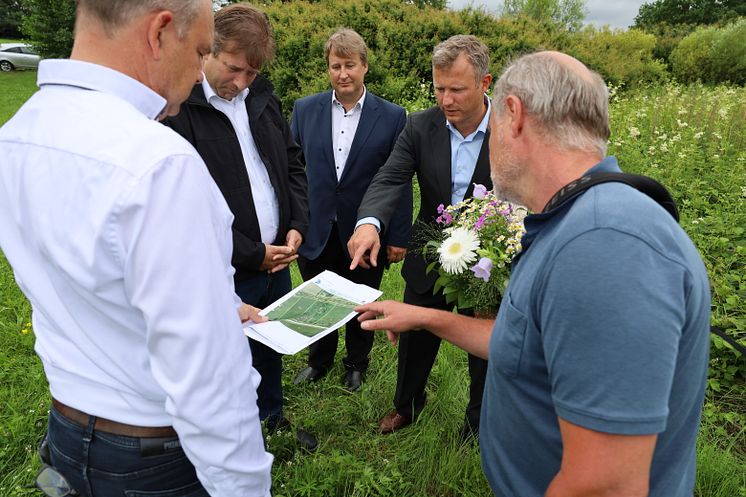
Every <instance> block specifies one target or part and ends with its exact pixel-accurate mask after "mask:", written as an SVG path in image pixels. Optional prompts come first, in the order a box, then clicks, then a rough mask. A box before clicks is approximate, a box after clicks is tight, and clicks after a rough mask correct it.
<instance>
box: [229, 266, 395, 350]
mask: <svg viewBox="0 0 746 497" xmlns="http://www.w3.org/2000/svg"><path fill="white" fill-rule="evenodd" d="M381 293H382V292H381V291H380V290H376V289H375V288H371V287H369V286H366V285H360V284H358V283H353V282H352V281H350V280H348V279H346V278H343V277H341V276H339V275H338V274H336V273H333V272H332V271H324V272H323V273H321V274H319V275H318V276H316V277H315V278H313V279H312V280H308V281H306V282H304V283H303V284H301V285H299V286H297V287H296V288H295V289H293V290H292V291H290V293H288V294H287V295H285V296H283V297H282V298H281V299H279V300H277V301H276V302H274V303H273V304H271V305H269V306H267V307H266V308H264V309H263V310H262V312H261V315H262V316H267V315H269V314H272V313H273V311H277V312H276V313H275V314H280V315H282V321H279V320H278V321H268V322H266V323H254V322H248V323H246V324H244V333H245V334H246V336H248V337H250V338H253V339H254V340H257V341H259V342H261V343H263V344H264V345H266V346H267V347H270V348H272V349H274V350H276V351H277V352H280V353H281V354H290V355H292V354H296V353H297V352H299V351H301V350H303V349H304V348H306V347H308V346H309V345H311V344H312V343H313V342H315V341H317V340H319V339H320V338H323V337H324V336H326V335H328V334H329V333H331V332H332V331H334V330H336V329H337V328H339V327H340V326H342V325H343V324H345V323H346V322H347V321H349V320H350V319H353V318H354V317H355V316H356V315H357V313H356V312H354V311H352V310H350V312H347V311H346V309H345V305H347V303H344V302H342V300H338V299H343V300H344V301H349V302H350V303H351V304H349V305H351V306H353V307H354V306H355V305H360V304H365V303H368V302H373V301H374V300H376V299H377V298H378V297H380V296H381ZM283 321H284V322H283ZM292 327H295V328H296V329H293V328H292ZM297 330H302V331H303V332H301V331H297ZM308 335H311V336H308Z"/></svg>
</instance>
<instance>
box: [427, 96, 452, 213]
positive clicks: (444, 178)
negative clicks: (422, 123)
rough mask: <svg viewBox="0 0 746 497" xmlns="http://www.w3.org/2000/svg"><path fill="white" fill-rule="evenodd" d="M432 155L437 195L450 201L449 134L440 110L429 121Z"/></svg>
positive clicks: (448, 202)
mask: <svg viewBox="0 0 746 497" xmlns="http://www.w3.org/2000/svg"><path fill="white" fill-rule="evenodd" d="M430 128H431V133H430V136H431V140H432V142H431V146H432V157H433V158H434V160H435V176H436V179H437V182H438V191H439V193H440V195H439V197H440V198H443V199H447V202H446V205H448V204H450V203H451V134H450V132H449V131H448V128H447V127H446V118H445V115H444V114H443V112H441V111H440V110H439V111H438V112H436V113H435V117H434V118H433V120H432V122H431V123H430Z"/></svg>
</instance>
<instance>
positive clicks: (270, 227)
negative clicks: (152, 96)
mask: <svg viewBox="0 0 746 497" xmlns="http://www.w3.org/2000/svg"><path fill="white" fill-rule="evenodd" d="M202 89H203V90H204V92H205V98H206V99H207V101H208V102H209V103H210V105H212V106H213V107H215V108H216V109H217V110H219V111H220V112H222V113H223V114H225V116H226V117H227V118H228V120H229V121H230V122H231V124H232V125H233V130H234V131H235V132H236V136H237V137H238V143H239V144H240V145H241V153H242V154H243V161H244V164H245V165H246V171H248V173H249V184H250V186H251V196H252V197H253V198H254V212H256V218H257V221H259V231H260V233H261V234H262V243H266V244H268V245H269V244H272V243H274V241H275V239H276V238H277V231H278V230H279V229H280V202H279V201H278V200H277V194H276V193H275V188H274V187H273V186H272V182H271V181H270V179H269V173H268V172H267V167H266V166H265V165H264V162H263V161H262V158H261V157H260V156H259V150H258V149H257V148H256V143H254V137H253V136H252V134H251V127H250V125H249V114H248V113H247V112H246V97H248V96H249V89H248V88H246V89H245V90H244V91H242V92H241V93H239V94H238V95H236V96H235V97H233V99H232V100H225V99H224V98H221V97H219V96H218V95H217V93H215V91H214V90H213V89H212V87H211V86H210V85H209V83H208V82H207V78H203V79H202Z"/></svg>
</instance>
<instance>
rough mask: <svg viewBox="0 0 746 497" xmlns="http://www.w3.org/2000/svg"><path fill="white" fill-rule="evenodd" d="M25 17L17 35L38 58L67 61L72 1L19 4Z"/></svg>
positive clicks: (37, 0)
mask: <svg viewBox="0 0 746 497" xmlns="http://www.w3.org/2000/svg"><path fill="white" fill-rule="evenodd" d="M21 2H22V3H23V5H24V7H25V8H26V11H27V14H26V17H24V19H23V23H22V25H21V31H23V34H24V35H26V37H28V38H29V39H30V40H31V42H32V44H33V45H34V47H35V48H36V49H37V50H38V52H39V54H40V55H41V56H42V57H55V58H63V57H69V56H70V51H71V50H72V46H73V27H74V25H75V0H21Z"/></svg>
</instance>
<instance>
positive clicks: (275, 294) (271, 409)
mask: <svg viewBox="0 0 746 497" xmlns="http://www.w3.org/2000/svg"><path fill="white" fill-rule="evenodd" d="M291 288H292V283H291V280H290V270H289V269H288V268H285V269H283V270H282V271H278V272H276V273H272V274H269V273H264V272H262V273H257V275H256V276H254V277H252V278H249V279H246V280H243V281H241V282H238V283H236V294H237V295H238V296H239V297H240V298H241V300H242V301H243V302H245V303H247V304H250V305H253V306H256V307H266V306H268V305H269V304H271V303H273V302H274V301H276V300H277V299H279V298H280V297H282V296H283V295H285V294H286V293H288V292H289V291H290V290H291ZM249 345H250V347H251V356H252V365H253V366H254V369H256V370H257V371H258V372H259V374H260V375H261V377H262V379H261V382H260V383H259V387H258V388H257V391H256V393H257V406H258V407H259V418H260V419H262V420H264V419H267V418H269V423H270V424H272V423H273V422H276V421H278V420H279V419H280V418H281V417H282V415H283V412H282V405H283V391H282V354H280V353H279V352H277V351H275V350H273V349H271V348H270V347H267V346H266V345H264V344H262V343H260V342H258V341H256V340H252V339H249Z"/></svg>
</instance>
